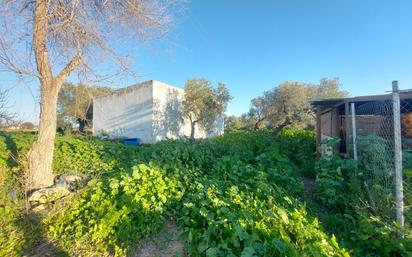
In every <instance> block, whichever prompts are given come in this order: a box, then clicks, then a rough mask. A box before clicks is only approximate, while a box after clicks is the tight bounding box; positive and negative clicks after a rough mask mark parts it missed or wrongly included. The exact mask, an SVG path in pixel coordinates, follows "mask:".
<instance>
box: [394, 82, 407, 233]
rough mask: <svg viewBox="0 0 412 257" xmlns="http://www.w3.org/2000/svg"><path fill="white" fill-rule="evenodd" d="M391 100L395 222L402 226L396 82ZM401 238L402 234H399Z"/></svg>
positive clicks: (397, 91) (400, 149)
mask: <svg viewBox="0 0 412 257" xmlns="http://www.w3.org/2000/svg"><path fill="white" fill-rule="evenodd" d="M392 100H393V130H394V131H393V132H394V133H393V138H394V141H395V142H394V143H395V144H394V146H395V149H394V150H395V187H396V221H397V222H398V223H399V224H400V225H401V227H403V226H404V217H403V208H404V206H403V184H402V142H401V117H400V116H401V114H400V100H399V87H398V81H392ZM401 236H402V237H403V234H401Z"/></svg>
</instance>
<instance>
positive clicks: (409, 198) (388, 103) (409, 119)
mask: <svg viewBox="0 0 412 257" xmlns="http://www.w3.org/2000/svg"><path fill="white" fill-rule="evenodd" d="M395 106H396V105H395ZM350 109H351V110H350V115H349V116H348V117H347V119H348V120H347V121H346V122H348V123H349V124H348V128H350V129H349V131H348V133H347V136H348V141H349V145H348V147H349V152H350V155H351V156H352V157H353V158H355V159H357V160H358V163H359V165H361V166H362V173H361V174H360V177H361V180H362V182H363V184H364V188H365V195H366V199H367V200H366V201H365V203H364V206H363V207H364V208H367V209H368V210H369V211H372V212H373V213H377V214H378V215H379V216H381V217H384V218H386V219H387V220H388V221H392V220H396V221H398V222H399V220H400V219H399V210H400V208H402V209H403V217H404V220H405V225H406V226H411V224H412V209H411V207H412V99H402V100H401V101H400V110H399V111H397V110H398V109H397V108H396V107H395V108H394V101H393V100H387V99H386V100H380V101H378V100H376V101H365V102H356V103H351V108H350ZM394 110H395V112H394ZM397 114H398V115H399V116H397ZM394 116H395V117H394ZM396 117H399V119H400V125H401V126H400V128H401V130H400V133H399V132H398V134H400V135H398V136H400V138H401V140H400V141H401V146H402V150H401V153H400V155H399V152H400V151H397V150H396V149H397V147H396V144H395V140H396V135H397V132H396V124H395V123H394V121H395V120H396V119H394V118H396ZM394 124H395V126H394ZM397 154H398V156H399V157H400V156H402V157H403V158H402V162H401V166H403V168H402V169H401V171H400V172H401V173H402V175H403V176H402V177H403V190H402V186H399V184H397V183H396V181H397V180H396V179H397V176H396V175H397V174H396V169H397V168H398V167H397V165H396V156H397ZM402 164H403V165H402ZM398 166H399V164H398ZM398 179H399V176H398ZM399 190H402V191H403V203H401V202H400V201H399V195H400V194H399V193H400V192H399ZM397 197H398V198H397ZM400 204H402V205H400Z"/></svg>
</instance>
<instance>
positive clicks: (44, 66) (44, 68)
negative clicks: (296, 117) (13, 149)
mask: <svg viewBox="0 0 412 257" xmlns="http://www.w3.org/2000/svg"><path fill="white" fill-rule="evenodd" d="M35 4H36V6H35V10H34V23H33V50H34V55H35V58H36V65H37V71H38V73H39V80H40V89H41V102H40V121H39V135H38V138H37V141H36V142H35V143H34V144H33V146H32V147H31V149H30V151H29V154H28V161H29V170H30V181H29V186H30V189H37V188H42V187H47V186H51V185H53V174H52V163H53V152H54V139H55V138H56V126H57V124H56V123H57V113H56V109H57V96H58V93H59V90H60V88H61V86H62V84H63V82H64V81H65V80H66V78H67V77H68V76H69V75H70V72H71V71H72V70H73V69H75V68H76V67H77V66H78V65H79V64H80V63H81V62H82V58H81V56H80V55H76V56H74V58H73V59H72V60H71V61H70V62H69V63H68V64H67V65H66V66H65V67H64V68H63V69H62V70H61V71H60V72H59V73H58V75H57V76H56V77H54V76H53V73H52V69H51V66H50V60H49V54H48V52H47V25H48V20H47V19H48V12H49V5H50V0H37V1H35Z"/></svg>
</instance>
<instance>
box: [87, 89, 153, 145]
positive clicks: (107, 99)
mask: <svg viewBox="0 0 412 257" xmlns="http://www.w3.org/2000/svg"><path fill="white" fill-rule="evenodd" d="M152 90H153V87H152V83H151V81H148V82H144V83H142V84H140V85H139V86H137V87H136V86H133V87H129V88H125V89H123V90H119V91H118V92H116V93H114V94H110V95H107V96H102V97H98V98H95V99H94V101H93V134H94V135H99V134H102V133H107V134H109V136H110V137H111V138H117V137H128V138H140V139H141V140H142V142H143V143H152V142H154V140H153V133H152V121H153V97H152V96H153V94H152Z"/></svg>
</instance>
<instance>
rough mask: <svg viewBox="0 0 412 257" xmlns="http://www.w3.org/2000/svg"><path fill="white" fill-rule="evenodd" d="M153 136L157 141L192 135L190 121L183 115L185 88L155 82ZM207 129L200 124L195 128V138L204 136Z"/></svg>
mask: <svg viewBox="0 0 412 257" xmlns="http://www.w3.org/2000/svg"><path fill="white" fill-rule="evenodd" d="M153 83H154V84H153V103H154V104H153V137H154V139H155V140H156V141H159V140H163V139H166V138H173V139H176V138H179V137H183V136H187V137H189V136H190V129H191V127H190V122H189V120H188V119H187V118H185V117H183V113H182V112H183V106H182V100H183V97H184V91H183V89H180V88H176V87H172V86H169V85H167V84H164V83H162V82H159V81H154V82H153ZM206 136H207V133H206V131H204V130H203V129H202V128H200V127H199V126H198V125H197V126H196V128H195V138H204V137H206Z"/></svg>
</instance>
